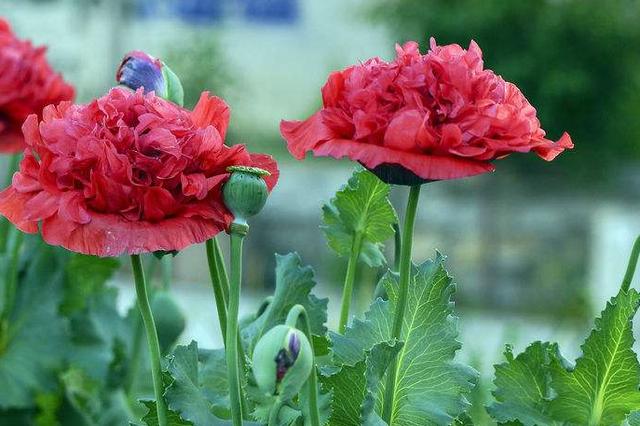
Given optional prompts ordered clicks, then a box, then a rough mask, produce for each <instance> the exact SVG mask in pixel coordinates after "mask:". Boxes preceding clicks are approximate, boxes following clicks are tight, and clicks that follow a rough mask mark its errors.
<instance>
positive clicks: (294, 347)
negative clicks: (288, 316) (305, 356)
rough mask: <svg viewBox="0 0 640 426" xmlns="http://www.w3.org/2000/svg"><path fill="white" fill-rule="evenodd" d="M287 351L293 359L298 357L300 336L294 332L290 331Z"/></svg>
mask: <svg viewBox="0 0 640 426" xmlns="http://www.w3.org/2000/svg"><path fill="white" fill-rule="evenodd" d="M289 352H290V353H291V357H292V358H293V360H294V361H295V360H296V359H297V358H298V354H299V353H300V338H299V337H298V335H297V334H296V333H291V335H290V336H289Z"/></svg>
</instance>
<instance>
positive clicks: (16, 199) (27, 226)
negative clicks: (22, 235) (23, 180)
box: [0, 187, 38, 234]
mask: <svg viewBox="0 0 640 426" xmlns="http://www.w3.org/2000/svg"><path fill="white" fill-rule="evenodd" d="M32 196H33V195H31V194H21V193H19V192H18V191H16V190H15V189H13V188H11V187H9V188H7V189H5V190H4V191H2V192H0V214H1V215H2V216H4V217H6V218H7V219H8V220H9V222H11V223H13V224H14V225H15V226H16V228H18V229H19V230H21V231H22V232H26V233H28V234H35V233H36V232H38V222H36V221H33V220H29V219H27V215H26V213H27V210H26V208H25V206H26V204H27V202H28V201H29V200H30V199H31V197H32Z"/></svg>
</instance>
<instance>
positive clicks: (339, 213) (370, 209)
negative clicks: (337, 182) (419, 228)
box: [322, 170, 398, 266]
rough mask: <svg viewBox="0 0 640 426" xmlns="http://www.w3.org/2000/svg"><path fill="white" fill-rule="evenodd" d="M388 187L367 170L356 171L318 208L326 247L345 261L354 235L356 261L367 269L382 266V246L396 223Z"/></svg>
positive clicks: (391, 233)
mask: <svg viewBox="0 0 640 426" xmlns="http://www.w3.org/2000/svg"><path fill="white" fill-rule="evenodd" d="M389 190H390V186H389V185H387V184H386V183H384V182H382V181H381V180H380V179H378V178H377V177H376V176H375V175H374V174H373V173H371V172H369V171H368V170H357V171H356V172H354V174H353V176H352V177H351V179H349V182H348V183H347V184H346V185H345V186H344V187H343V188H342V189H340V190H339V191H338V192H337V193H336V196H335V197H334V198H333V199H331V201H330V202H329V203H328V204H325V205H324V206H323V207H322V212H323V214H322V218H323V222H324V225H323V226H322V229H323V230H324V233H325V235H326V238H327V241H328V243H329V247H331V248H332V249H333V250H334V251H335V252H336V253H337V254H338V255H340V256H344V257H349V256H350V254H351V246H352V245H353V241H354V238H355V235H356V234H358V233H359V234H360V235H361V236H362V248H361V252H360V260H362V261H363V262H365V263H366V264H367V265H369V266H382V265H383V264H384V263H385V261H384V254H383V253H382V247H383V246H382V243H383V242H384V241H386V240H387V239H389V238H391V237H392V236H393V224H394V223H397V222H398V217H397V215H396V212H395V210H394V209H393V206H392V205H391V202H390V201H389Z"/></svg>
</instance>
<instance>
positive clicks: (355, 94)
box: [280, 39, 573, 182]
mask: <svg viewBox="0 0 640 426" xmlns="http://www.w3.org/2000/svg"><path fill="white" fill-rule="evenodd" d="M396 52H397V56H396V59H395V60H394V61H391V62H386V61H384V60H381V59H380V58H372V59H369V60H367V61H365V62H362V63H360V64H358V65H354V66H350V67H348V68H346V69H344V70H342V71H337V72H333V73H331V74H330V76H329V78H328V80H327V83H326V84H325V85H324V87H323V88H322V100H323V108H321V109H320V110H319V111H317V112H316V113H314V114H313V115H312V116H311V117H309V118H308V119H306V120H304V121H282V122H281V123H280V132H281V134H282V137H283V138H284V139H285V141H286V142H287V148H288V149H289V152H290V153H291V154H292V155H293V156H294V157H295V158H297V159H303V158H304V157H305V154H306V153H307V152H309V151H311V152H313V153H314V154H315V155H318V156H323V155H324V156H331V157H336V158H339V157H349V158H350V159H351V160H354V161H359V162H360V163H362V164H363V165H365V166H366V167H368V168H371V169H372V168H375V167H378V166H381V165H394V166H399V167H400V168H404V169H406V170H409V171H411V172H413V174H415V175H416V176H417V177H419V178H422V179H425V180H441V179H457V178H462V177H467V176H472V175H476V174H480V173H485V172H489V171H492V170H493V169H494V167H493V166H492V165H491V162H492V161H494V160H498V159H501V158H504V157H506V156H508V155H509V154H511V153H516V152H534V153H536V154H538V155H539V156H540V157H542V158H543V159H545V160H547V161H550V160H553V159H554V158H555V157H556V156H557V155H559V154H560V153H561V152H562V151H564V150H565V149H571V148H573V143H572V142H571V138H570V137H569V135H568V134H566V133H565V134H564V135H563V136H562V137H561V138H560V140H559V141H558V142H553V141H551V140H549V139H546V138H545V132H544V130H542V128H541V127H540V122H539V120H538V119H537V117H536V110H535V108H534V107H533V106H532V105H531V104H530V103H529V101H528V100H527V99H526V98H525V97H524V95H523V94H522V92H521V91H520V90H519V89H518V88H517V87H516V86H515V85H514V84H512V83H509V82H506V81H504V80H503V79H502V78H501V77H500V76H498V75H496V74H495V73H493V72H492V71H491V70H487V69H484V64H483V60H482V51H481V50H480V47H479V46H478V45H477V44H476V43H475V42H473V41H472V42H471V43H470V45H469V48H468V49H466V50H465V49H463V48H462V47H460V46H459V45H457V44H452V45H447V46H438V45H437V44H436V42H435V40H434V39H431V40H430V50H429V52H428V53H427V54H425V55H422V54H420V51H419V49H418V44H417V43H415V42H408V43H405V44H404V45H403V46H399V45H397V46H396ZM415 180H416V179H410V180H407V182H409V181H410V182H413V181H415Z"/></svg>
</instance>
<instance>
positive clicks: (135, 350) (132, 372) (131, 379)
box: [124, 315, 144, 398]
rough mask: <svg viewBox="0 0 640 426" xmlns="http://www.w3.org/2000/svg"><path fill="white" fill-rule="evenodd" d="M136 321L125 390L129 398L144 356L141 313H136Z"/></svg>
mask: <svg viewBox="0 0 640 426" xmlns="http://www.w3.org/2000/svg"><path fill="white" fill-rule="evenodd" d="M134 321H135V325H134V332H133V342H132V346H131V353H130V354H129V359H130V360H131V361H130V362H129V369H128V371H127V377H126V378H125V382H124V386H125V392H126V393H127V396H128V397H129V398H131V392H132V391H133V386H134V384H135V383H136V378H137V377H138V370H139V369H140V357H141V356H142V350H141V349H142V333H143V331H144V329H143V328H142V321H141V317H140V315H136V316H135V318H134Z"/></svg>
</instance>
